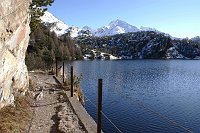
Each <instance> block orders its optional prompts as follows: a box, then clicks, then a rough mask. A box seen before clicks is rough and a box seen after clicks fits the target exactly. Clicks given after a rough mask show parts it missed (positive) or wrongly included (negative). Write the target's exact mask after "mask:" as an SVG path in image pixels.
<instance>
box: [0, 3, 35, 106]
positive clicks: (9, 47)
mask: <svg viewBox="0 0 200 133" xmlns="http://www.w3.org/2000/svg"><path fill="white" fill-rule="evenodd" d="M30 2H31V0H26V1H24V0H1V2H0V53H1V56H0V108H1V107H3V106H4V105H7V104H11V103H13V101H14V93H16V92H20V93H24V92H25V91H26V90H27V88H28V85H29V84H28V83H29V82H28V81H29V79H28V71H27V67H26V65H25V52H26V49H27V46H28V42H29V33H30V28H29V22H30V15H29V5H30Z"/></svg>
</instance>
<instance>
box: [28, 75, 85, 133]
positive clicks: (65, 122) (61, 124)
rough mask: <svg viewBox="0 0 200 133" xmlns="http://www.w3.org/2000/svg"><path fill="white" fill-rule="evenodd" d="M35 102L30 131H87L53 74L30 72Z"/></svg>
mask: <svg viewBox="0 0 200 133" xmlns="http://www.w3.org/2000/svg"><path fill="white" fill-rule="evenodd" d="M29 76H30V79H31V85H32V89H33V96H34V102H33V103H32V110H33V117H32V120H31V122H30V124H29V125H30V126H29V133H60V132H62V133H85V132H86V130H85V129H84V127H83V126H82V124H81V122H80V120H79V118H78V117H77V115H76V114H75V112H74V111H73V109H72V107H71V105H70V104H69V100H68V98H67V97H66V95H65V93H64V90H63V89H62V88H61V87H60V86H59V84H58V83H57V82H56V80H55V79H54V78H53V76H52V75H48V74H45V73H41V72H40V73H39V72H30V73H29Z"/></svg>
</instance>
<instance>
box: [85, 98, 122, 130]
mask: <svg viewBox="0 0 200 133" xmlns="http://www.w3.org/2000/svg"><path fill="white" fill-rule="evenodd" d="M84 96H85V98H86V99H87V101H89V102H90V103H91V105H93V107H95V108H96V109H97V106H96V105H95V104H94V103H93V102H92V101H91V100H90V99H89V98H88V97H87V96H86V95H85V94H84ZM101 113H102V115H103V116H104V117H105V118H106V119H107V120H108V121H109V122H110V123H111V124H112V125H113V126H114V128H115V129H116V130H117V131H118V132H119V133H123V132H122V131H121V130H120V129H119V128H118V127H117V126H116V124H114V123H113V122H112V120H111V119H109V117H108V116H107V115H106V114H105V113H104V112H103V111H101Z"/></svg>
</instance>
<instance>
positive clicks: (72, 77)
mask: <svg viewBox="0 0 200 133" xmlns="http://www.w3.org/2000/svg"><path fill="white" fill-rule="evenodd" d="M73 84H74V76H73V66H71V97H73Z"/></svg>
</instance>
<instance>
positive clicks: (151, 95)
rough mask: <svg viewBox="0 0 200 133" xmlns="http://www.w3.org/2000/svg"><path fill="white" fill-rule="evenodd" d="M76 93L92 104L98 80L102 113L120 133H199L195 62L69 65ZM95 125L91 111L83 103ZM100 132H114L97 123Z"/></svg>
mask: <svg viewBox="0 0 200 133" xmlns="http://www.w3.org/2000/svg"><path fill="white" fill-rule="evenodd" d="M66 64H67V65H68V66H66V67H68V68H69V66H70V65H73V66H74V70H75V73H76V75H80V74H82V76H83V79H82V80H81V88H82V90H83V92H84V93H85V95H86V96H87V97H88V98H89V99H90V100H91V101H92V102H93V103H94V104H97V83H98V79H99V78H102V79H103V105H102V106H103V112H104V113H105V114H106V116H107V117H108V118H109V119H110V120H111V121H112V122H113V123H114V124H115V125H116V126H117V127H118V128H119V129H120V130H121V131H122V132H123V133H144V132H145V133H146V132H148V133H160V132H162V133H182V132H183V133H184V132H194V133H199V132H200V61H199V60H117V61H74V62H66ZM85 108H86V110H87V111H88V113H89V114H90V115H91V116H92V117H93V118H94V119H95V120H96V112H97V109H96V108H95V107H94V106H93V105H92V104H91V103H90V101H89V100H87V98H85ZM102 121H103V122H102V124H103V127H102V128H103V131H104V132H105V133H118V130H116V128H115V127H114V126H113V125H112V124H110V122H109V121H108V120H107V119H106V118H105V117H103V119H102Z"/></svg>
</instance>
